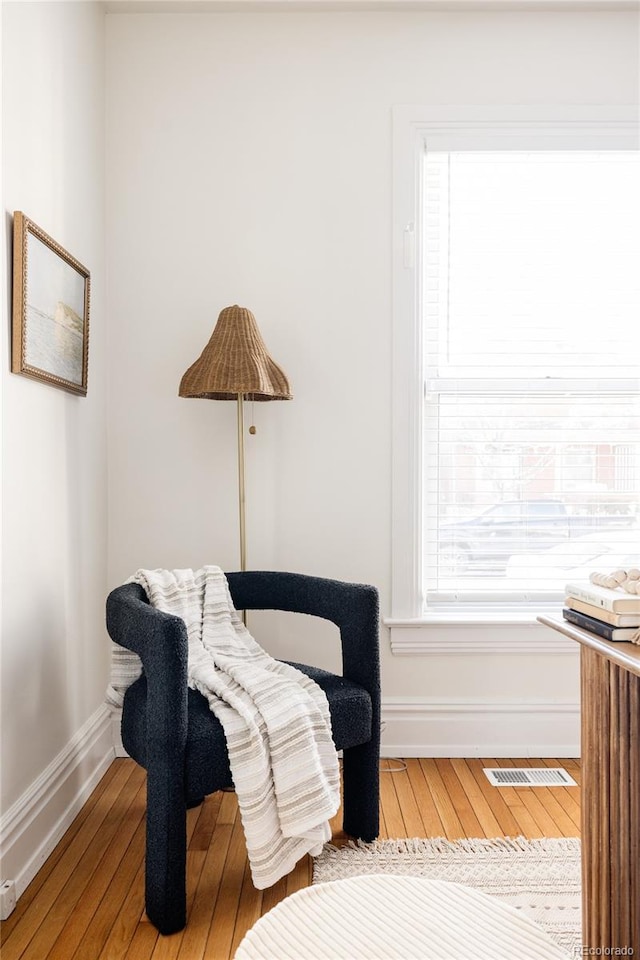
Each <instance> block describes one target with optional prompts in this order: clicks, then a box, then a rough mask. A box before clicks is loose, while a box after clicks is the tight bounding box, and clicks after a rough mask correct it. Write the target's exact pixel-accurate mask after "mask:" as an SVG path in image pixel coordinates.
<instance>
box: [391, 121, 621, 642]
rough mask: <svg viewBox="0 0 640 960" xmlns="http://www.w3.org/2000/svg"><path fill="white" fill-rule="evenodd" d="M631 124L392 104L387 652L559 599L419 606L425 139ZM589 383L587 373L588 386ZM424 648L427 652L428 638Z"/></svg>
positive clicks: (518, 615)
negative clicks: (439, 631)
mask: <svg viewBox="0 0 640 960" xmlns="http://www.w3.org/2000/svg"><path fill="white" fill-rule="evenodd" d="M638 130H639V127H638V108H636V107H623V106H617V107H594V106H563V107H559V106H555V107H550V106H536V107H533V106H532V107H524V106H517V105H514V106H511V107H479V106H466V107H464V106H458V107H447V106H419V105H417V106H397V107H394V108H393V165H392V166H393V201H392V203H393V217H392V227H393V244H392V278H393V291H392V309H393V324H392V330H393V335H392V416H391V428H392V478H391V489H392V505H391V526H392V528H391V547H392V564H391V574H392V576H391V615H390V617H388V618H386V619H385V624H386V625H387V626H389V627H390V628H391V641H392V650H393V651H394V652H396V653H415V652H420V651H421V640H420V636H421V635H422V634H421V628H422V627H428V626H429V625H434V624H437V625H438V626H441V625H444V624H451V625H455V624H503V625H509V624H521V623H533V622H535V619H536V616H537V615H539V614H540V613H544V612H551V611H553V612H557V607H558V604H557V602H556V603H551V604H549V603H540V602H533V603H529V604H527V603H525V602H523V601H515V602H514V601H511V602H507V601H500V602H492V601H491V600H485V601H482V602H481V601H480V600H478V602H477V603H473V602H466V603H465V604H464V606H463V609H461V607H462V604H458V603H452V604H451V605H450V606H449V607H447V606H446V605H438V608H437V609H435V608H433V609H430V610H429V609H428V610H423V575H422V574H423V559H422V555H421V553H422V550H421V547H422V528H423V520H424V517H423V510H422V465H423V462H424V459H423V453H424V451H423V409H424V399H425V394H426V387H427V384H426V378H425V370H424V367H423V330H422V322H421V316H420V304H421V296H422V278H421V272H422V271H421V269H420V264H421V250H420V246H419V244H420V233H421V231H420V215H421V209H422V199H423V198H422V162H423V156H424V151H425V148H426V147H427V146H429V147H431V149H433V150H452V149H465V148H466V149H469V150H482V149H545V148H546V149H558V150H562V149H575V150H579V149H582V150H598V149H600V150H629V149H633V150H638V149H639V148H640V136H639V132H638ZM519 382H520V383H521V382H522V381H519ZM570 382H571V381H570V380H568V379H567V380H565V379H562V380H558V382H557V385H559V386H562V387H564V388H566V387H567V386H568V385H569V384H570ZM573 382H574V385H575V387H577V388H578V391H579V392H582V391H585V390H586V389H587V388H586V387H585V382H584V381H583V380H579V381H575V380H574V381H573ZM597 382H598V381H594V380H592V381H590V382H589V385H588V389H589V391H590V390H592V389H593V386H594V384H597ZM507 383H508V381H506V382H505V386H506V385H507ZM617 386H618V387H620V383H619V382H618V384H617ZM548 387H549V388H552V387H553V384H551V383H549V384H548ZM408 628H409V629H408ZM430 649H432V650H433V652H435V648H433V645H430ZM563 652H564V651H563Z"/></svg>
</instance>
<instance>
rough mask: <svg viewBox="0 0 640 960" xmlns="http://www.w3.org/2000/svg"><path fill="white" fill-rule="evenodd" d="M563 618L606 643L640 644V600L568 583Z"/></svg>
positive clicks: (616, 591)
mask: <svg viewBox="0 0 640 960" xmlns="http://www.w3.org/2000/svg"><path fill="white" fill-rule="evenodd" d="M565 593H566V600H565V606H564V609H563V611H562V616H563V617H564V619H565V620H568V621H569V623H574V624H575V625H576V626H577V627H582V628H583V630H589V631H590V632H591V633H597V634H598V636H599V637H604V638H605V640H633V641H635V642H636V643H640V596H638V595H632V594H628V593H623V592H622V590H610V589H609V588H608V587H599V586H597V585H596V584H595V583H590V582H589V581H588V580H585V581H583V582H579V583H578V582H576V583H568V584H567V586H566V587H565Z"/></svg>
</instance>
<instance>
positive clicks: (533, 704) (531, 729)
mask: <svg viewBox="0 0 640 960" xmlns="http://www.w3.org/2000/svg"><path fill="white" fill-rule="evenodd" d="M382 722H383V732H382V747H381V751H380V752H381V755H382V756H383V757H579V756H580V705H579V703H576V702H565V703H558V702H545V701H540V700H535V701H523V700H518V701H513V702H493V701H487V700H472V699H465V700H447V701H436V700H432V699H423V700H416V699H406V698H388V699H383V701H382Z"/></svg>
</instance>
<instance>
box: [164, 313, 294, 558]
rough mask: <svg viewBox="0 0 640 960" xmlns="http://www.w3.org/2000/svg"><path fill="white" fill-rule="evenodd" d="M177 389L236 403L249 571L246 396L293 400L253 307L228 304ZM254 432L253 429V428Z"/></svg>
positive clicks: (241, 504)
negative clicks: (265, 341) (245, 478)
mask: <svg viewBox="0 0 640 960" xmlns="http://www.w3.org/2000/svg"><path fill="white" fill-rule="evenodd" d="M178 393H179V396H181V397H200V398H202V399H204V400H235V401H236V403H237V407H238V505H239V510H240V569H241V570H246V568H247V539H246V528H245V492H244V409H243V404H244V401H245V400H257V401H262V400H291V390H290V388H289V381H288V380H287V378H286V376H285V374H284V373H283V371H282V370H281V369H280V367H279V366H278V365H277V363H274V361H273V360H272V359H271V357H270V356H269V354H268V353H267V348H266V346H265V343H264V340H263V339H262V336H261V334H260V331H259V330H258V324H257V323H256V318H255V317H254V315H253V314H252V313H251V311H250V310H247V309H245V307H239V306H237V305H234V306H233V307H225V308H224V310H223V311H222V312H221V313H220V316H219V317H218V322H217V323H216V326H215V329H214V331H213V333H212V334H211V339H210V340H209V342H208V344H207V345H206V347H205V348H204V350H203V351H202V353H201V355H200V357H199V358H198V359H197V360H196V362H195V363H193V364H192V365H191V366H190V367H189V369H188V370H187V371H186V373H185V374H184V376H183V377H182V380H181V381H180V389H179V391H178ZM251 432H252V433H255V430H254V428H253V427H252V428H251Z"/></svg>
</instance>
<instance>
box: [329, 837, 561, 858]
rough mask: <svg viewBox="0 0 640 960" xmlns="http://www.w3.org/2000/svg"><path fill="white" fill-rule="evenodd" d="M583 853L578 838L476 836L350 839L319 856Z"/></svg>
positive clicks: (330, 844) (330, 847) (332, 846)
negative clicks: (340, 854)
mask: <svg viewBox="0 0 640 960" xmlns="http://www.w3.org/2000/svg"><path fill="white" fill-rule="evenodd" d="M579 850H580V840H579V839H578V838H577V837H543V838H541V839H535V840H527V838H526V837H523V836H518V837H495V838H486V837H477V838H466V839H461V840H447V839H446V837H428V838H426V839H425V838H422V837H412V838H408V839H404V838H398V839H396V840H374V841H373V842H372V843H365V842H364V841H362V840H348V841H347V843H345V844H343V845H341V846H339V847H338V846H335V845H334V844H332V843H326V844H325V845H324V848H323V850H322V853H321V854H320V856H321V857H322V856H324V855H327V854H330V853H335V852H338V851H341V852H342V853H343V854H346V856H347V857H349V858H351V857H353V856H357V855H358V854H360V853H387V854H389V853H391V854H394V853H397V854H406V853H409V854H411V853H413V854H421V855H423V856H424V855H427V856H428V855H434V856H439V857H442V856H445V857H446V856H447V854H456V853H476V854H482V853H491V854H492V855H495V854H496V853H500V852H503V853H505V854H508V853H512V852H513V851H518V852H519V853H530V854H531V855H532V856H536V857H539V856H540V855H541V854H544V853H547V854H552V855H556V856H557V854H559V853H576V852H577V851H579Z"/></svg>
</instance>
